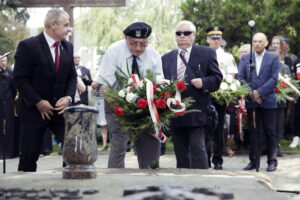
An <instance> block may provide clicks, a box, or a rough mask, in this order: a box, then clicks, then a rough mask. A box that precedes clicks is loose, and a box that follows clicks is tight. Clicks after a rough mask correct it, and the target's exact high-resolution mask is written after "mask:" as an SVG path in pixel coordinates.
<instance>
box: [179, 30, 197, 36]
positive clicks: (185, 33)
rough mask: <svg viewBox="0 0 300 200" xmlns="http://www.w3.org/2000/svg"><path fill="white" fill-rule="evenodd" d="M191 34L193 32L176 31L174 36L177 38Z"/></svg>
mask: <svg viewBox="0 0 300 200" xmlns="http://www.w3.org/2000/svg"><path fill="white" fill-rule="evenodd" d="M192 33H193V31H176V32H175V34H176V35H177V36H182V34H183V35H184V36H188V35H191V34H192Z"/></svg>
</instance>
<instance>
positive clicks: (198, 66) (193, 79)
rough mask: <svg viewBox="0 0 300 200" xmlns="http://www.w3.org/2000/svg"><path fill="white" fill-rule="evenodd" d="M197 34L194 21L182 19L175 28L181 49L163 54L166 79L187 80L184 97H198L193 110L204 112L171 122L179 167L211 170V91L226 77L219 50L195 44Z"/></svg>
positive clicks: (181, 117)
mask: <svg viewBox="0 0 300 200" xmlns="http://www.w3.org/2000/svg"><path fill="white" fill-rule="evenodd" d="M195 37H196V27H195V25H194V24H193V23H192V22H190V21H181V22H179V23H178V24H177V25H176V28H175V38H176V43H177V46H178V49H175V50H173V51H170V52H169V53H166V54H165V55H163V56H162V62H163V71H164V76H165V78H166V79H169V80H184V81H185V82H186V84H187V88H186V89H185V91H183V92H182V94H181V95H182V98H187V97H192V98H193V99H195V103H193V104H192V106H191V107H190V108H189V109H196V110H201V111H202V112H192V113H188V114H185V115H184V116H179V117H176V118H174V119H173V120H172V122H171V125H170V129H171V132H172V136H173V143H174V150H175V156H176V160H177V166H176V167H177V168H194V169H208V167H209V166H208V158H207V152H206V145H205V137H206V136H205V135H206V131H207V129H208V128H207V127H206V126H207V125H208V124H207V117H208V116H207V114H208V113H207V109H208V106H210V105H211V98H210V92H213V91H216V90H218V89H219V87H220V84H221V81H222V78H223V77H222V73H221V71H220V69H219V67H218V62H217V58H216V52H215V50H213V49H211V48H208V47H204V46H198V45H195V44H194V42H195Z"/></svg>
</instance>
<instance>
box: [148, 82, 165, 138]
mask: <svg viewBox="0 0 300 200" xmlns="http://www.w3.org/2000/svg"><path fill="white" fill-rule="evenodd" d="M146 82H147V83H146V94H147V102H148V108H149V112H150V115H151V118H152V122H153V124H154V128H155V136H156V137H157V138H159V139H161V138H162V139H161V142H162V143H166V142H167V140H168V138H167V137H166V136H165V134H164V133H163V132H162V130H161V128H160V127H159V122H160V117H159V114H158V111H157V109H156V106H155V103H154V92H153V83H152V82H151V81H150V80H148V79H146Z"/></svg>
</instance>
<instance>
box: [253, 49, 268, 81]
mask: <svg viewBox="0 0 300 200" xmlns="http://www.w3.org/2000/svg"><path fill="white" fill-rule="evenodd" d="M265 52H266V50H264V51H263V52H262V54H260V55H258V54H257V53H256V52H255V67H256V75H257V76H258V75H259V70H260V68H261V63H262V60H263V58H264V55H265Z"/></svg>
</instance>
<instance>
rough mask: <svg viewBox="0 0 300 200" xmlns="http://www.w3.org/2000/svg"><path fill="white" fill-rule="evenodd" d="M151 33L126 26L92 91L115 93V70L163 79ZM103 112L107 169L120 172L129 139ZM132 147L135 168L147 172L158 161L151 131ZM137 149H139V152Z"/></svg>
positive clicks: (139, 25)
mask: <svg viewBox="0 0 300 200" xmlns="http://www.w3.org/2000/svg"><path fill="white" fill-rule="evenodd" d="M151 32H152V28H151V27H150V26H149V25H148V24H146V23H144V22H136V23H133V24H131V25H129V26H128V27H127V28H126V29H125V30H124V31H123V33H124V37H125V38H124V40H120V41H117V42H115V43H113V44H112V45H111V46H110V47H109V48H108V49H107V51H106V53H105V55H104V56H103V58H102V60H101V64H100V67H99V70H98V74H97V76H96V79H95V82H94V83H93V84H92V87H93V88H96V87H97V86H99V85H101V86H102V87H101V88H102V89H103V91H104V93H105V91H106V90H107V88H112V89H115V88H116V87H115V86H116V85H117V80H116V73H118V72H119V69H120V70H121V71H122V72H123V73H125V74H127V75H128V76H129V75H130V74H138V75H139V77H140V78H143V77H145V75H146V71H147V70H148V69H150V70H151V71H153V73H158V74H161V75H163V72H162V63H161V58H160V55H159V53H158V52H157V51H156V50H155V49H154V48H153V47H152V46H150V45H149V36H150V34H151ZM105 100H106V105H109V104H110V103H111V100H110V99H105ZM105 112H106V113H105V114H106V116H105V117H106V120H107V126H108V132H109V137H110V143H111V147H110V152H109V160H108V167H109V168H124V167H125V164H124V158H125V154H126V149H127V142H128V140H129V135H128V134H127V133H124V131H122V130H121V127H120V124H119V123H118V122H117V121H116V119H115V118H116V116H115V115H114V114H113V110H112V108H111V107H109V106H106V107H105ZM135 145H136V147H137V157H138V162H139V168H150V165H151V164H152V163H153V161H156V160H158V159H159V155H160V141H159V140H158V139H157V138H156V137H155V136H154V130H150V131H145V132H143V133H141V134H140V135H139V137H138V138H137V140H136V142H135ZM139 147H141V148H140V151H139ZM149 152H150V153H149Z"/></svg>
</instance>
